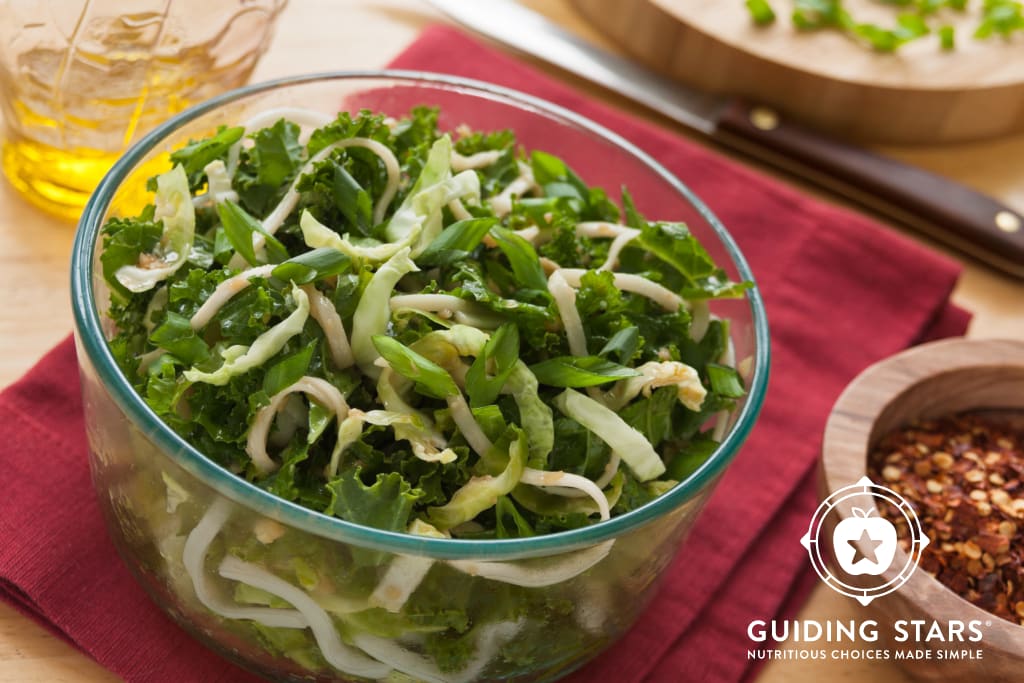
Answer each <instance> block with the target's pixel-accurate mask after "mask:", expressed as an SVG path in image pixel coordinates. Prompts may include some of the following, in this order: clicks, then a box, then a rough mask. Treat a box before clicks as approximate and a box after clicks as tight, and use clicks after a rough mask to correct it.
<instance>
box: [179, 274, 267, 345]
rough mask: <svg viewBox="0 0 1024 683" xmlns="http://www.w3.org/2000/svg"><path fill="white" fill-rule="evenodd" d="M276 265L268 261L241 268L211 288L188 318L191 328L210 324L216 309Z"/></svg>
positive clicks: (197, 328)
mask: <svg viewBox="0 0 1024 683" xmlns="http://www.w3.org/2000/svg"><path fill="white" fill-rule="evenodd" d="M275 267H276V266H275V265H274V264H270V263H268V264H267V265H265V266H256V267H255V268H250V269H248V270H243V271H242V272H241V273H238V274H237V275H232V276H231V277H229V278H228V279H227V280H224V281H223V282H221V283H220V284H219V285H217V288H216V289H214V290H213V294H211V295H210V296H209V297H208V298H207V299H206V301H204V302H203V305H202V306H200V307H199V310H198V311H196V312H195V314H194V315H193V316H192V318H191V319H190V320H189V324H190V325H191V326H192V329H193V330H201V329H202V328H204V327H206V326H207V325H209V324H210V321H211V320H213V316H215V315H217V311H219V310H220V309H221V308H223V307H224V304H226V303H227V302H228V301H230V300H231V298H232V297H234V296H235V295H236V294H238V293H240V292H241V291H243V290H244V289H245V288H246V287H248V286H249V285H250V284H251V283H250V282H249V281H250V280H251V279H252V278H254V277H268V276H269V275H270V273H271V272H273V270H274V268H275Z"/></svg>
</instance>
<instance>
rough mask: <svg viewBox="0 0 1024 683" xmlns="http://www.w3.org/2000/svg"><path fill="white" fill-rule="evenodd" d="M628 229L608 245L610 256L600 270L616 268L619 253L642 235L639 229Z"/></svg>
mask: <svg viewBox="0 0 1024 683" xmlns="http://www.w3.org/2000/svg"><path fill="white" fill-rule="evenodd" d="M627 230H628V231H623V232H622V233H620V234H619V236H618V237H616V238H615V239H613V240H612V243H611V245H610V246H609V247H608V258H606V259H605V261H604V263H602V264H601V267H600V268H598V270H615V266H616V265H618V262H619V254H621V253H622V250H623V249H625V248H626V245H627V244H629V243H630V241H632V240H634V239H636V238H637V237H639V236H640V231H639V230H631V229H628V228H627Z"/></svg>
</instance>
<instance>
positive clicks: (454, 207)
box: [448, 198, 473, 221]
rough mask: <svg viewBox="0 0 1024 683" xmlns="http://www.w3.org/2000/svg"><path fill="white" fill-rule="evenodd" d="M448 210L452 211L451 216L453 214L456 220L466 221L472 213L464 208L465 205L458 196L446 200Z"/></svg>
mask: <svg viewBox="0 0 1024 683" xmlns="http://www.w3.org/2000/svg"><path fill="white" fill-rule="evenodd" d="M448 210H449V211H451V212H452V216H454V217H455V220H457V221H468V220H469V219H470V218H472V217H473V214H471V213H470V212H469V211H467V210H466V206H465V204H463V203H462V200H461V199H458V198H456V199H453V200H451V201H450V202H448Z"/></svg>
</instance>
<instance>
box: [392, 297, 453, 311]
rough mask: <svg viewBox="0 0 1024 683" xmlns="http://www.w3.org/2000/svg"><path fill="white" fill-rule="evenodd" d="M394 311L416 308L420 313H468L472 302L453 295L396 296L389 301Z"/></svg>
mask: <svg viewBox="0 0 1024 683" xmlns="http://www.w3.org/2000/svg"><path fill="white" fill-rule="evenodd" d="M389 303H390V305H391V310H392V311H397V310H400V309H402V308H415V309H417V310H420V311H431V312H434V313H437V312H441V311H449V312H451V313H454V312H455V311H466V310H469V308H470V302H469V301H466V300H465V299H460V298H459V297H457V296H452V295H451V294H396V295H395V296H393V297H391V299H390V301H389Z"/></svg>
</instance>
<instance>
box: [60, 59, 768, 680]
mask: <svg viewBox="0 0 1024 683" xmlns="http://www.w3.org/2000/svg"><path fill="white" fill-rule="evenodd" d="M399 80H401V79H399ZM410 81H412V82H411V83H401V84H400V85H402V86H403V88H404V89H409V90H411V91H412V92H414V93H415V96H414V97H409V96H408V95H409V94H410V93H405V94H404V96H403V97H400V98H397V100H398V101H396V102H383V103H382V102H381V101H380V98H379V93H380V92H382V91H381V90H372V91H370V92H373V93H375V96H374V97H371V98H369V102H370V103H371V105H378V106H377V108H373V107H372V106H371V108H367V109H357V108H355V107H352V108H350V109H343V110H342V111H341V113H336V112H333V111H331V110H330V109H326V110H325V108H305V107H298V106H293V105H292V104H291V103H290V102H289V103H288V104H287V105H280V104H277V103H273V104H270V103H266V104H267V106H264V107H257V106H256V104H257V102H258V101H259V100H260V99H261V98H260V97H259V96H258V95H259V94H260V93H259V92H256V93H255V94H250V95H249V97H250V98H253V99H254V101H253V102H251V103H249V106H248V107H246V109H245V110H244V114H245V115H244V117H239V118H237V119H235V120H234V121H230V122H227V123H220V125H218V126H216V127H214V128H212V129H211V128H210V127H209V123H210V122H209V121H205V122H204V123H205V124H206V128H205V129H204V128H199V127H197V126H194V125H193V126H191V131H193V132H194V131H195V130H202V132H203V133H204V134H202V135H194V134H189V135H188V137H185V135H186V132H185V130H184V129H180V130H175V129H173V126H172V129H171V130H170V132H171V133H174V137H175V141H176V143H177V144H175V145H174V146H173V147H172V149H173V151H170V153H169V155H162V156H161V155H159V154H157V153H155V152H153V151H152V149H153V148H154V147H155V143H156V141H159V140H162V139H163V137H162V136H166V135H167V134H168V132H167V131H165V132H163V133H161V132H160V131H158V132H157V133H156V134H154V135H155V136H156V137H155V138H154V139H152V140H150V150H148V151H149V157H148V158H147V159H146V163H145V164H140V163H138V161H139V160H138V159H136V160H135V162H136V163H135V165H134V167H133V168H132V171H133V173H134V177H135V178H136V182H137V183H138V182H140V180H141V178H142V176H143V175H145V174H146V173H149V172H152V176H151V177H149V178H148V181H147V182H146V193H148V194H143V195H142V196H143V197H144V198H145V199H144V208H142V209H141V210H139V211H136V212H129V211H124V210H120V211H113V210H111V209H110V207H104V211H103V216H102V218H103V220H96V219H97V218H99V214H98V213H97V214H96V215H94V216H93V220H94V223H95V225H94V226H93V231H92V233H91V234H90V237H89V238H83V236H82V235H83V233H85V232H87V231H86V230H85V228H84V227H83V230H82V231H81V232H80V235H79V240H80V243H81V242H83V240H85V241H86V242H87V246H88V248H89V249H92V250H93V251H92V252H91V254H92V258H91V259H88V262H90V263H91V265H92V268H91V271H92V272H91V279H90V280H89V282H87V283H83V284H85V285H86V288H87V289H88V290H89V293H90V297H91V298H87V299H86V300H85V304H86V305H85V309H86V310H85V313H87V314H88V316H93V315H95V316H97V317H98V318H99V317H102V323H101V325H100V328H101V329H102V341H103V342H104V345H103V347H102V348H99V347H97V348H95V349H94V348H93V345H92V344H91V343H89V342H88V341H83V337H87V336H88V335H87V334H85V333H83V331H82V325H83V323H82V321H83V317H82V316H79V323H80V328H79V338H80V345H81V346H84V347H86V348H85V352H84V354H80V355H83V356H84V357H85V359H86V360H85V363H84V364H83V377H84V378H85V382H84V391H85V393H86V397H87V405H90V404H91V405H93V406H95V410H96V419H93V420H91V421H90V424H91V425H92V428H91V429H90V443H91V447H92V452H93V461H92V465H93V473H94V480H95V481H96V484H97V489H98V490H99V491H100V492H101V499H103V500H104V503H105V511H106V512H107V513H108V519H109V520H110V521H111V527H112V530H113V531H114V536H115V540H116V541H118V543H119V546H120V548H121V550H122V553H123V554H124V555H125V556H126V557H127V558H128V559H129V564H131V565H132V566H133V569H135V571H136V573H137V574H138V575H139V576H140V578H141V579H142V582H143V584H144V585H145V586H146V587H147V588H148V589H149V590H150V592H151V593H153V594H154V596H155V597H156V598H157V600H158V602H160V603H161V604H163V605H164V606H166V607H169V609H170V613H171V614H172V616H175V618H177V619H178V620H179V621H180V622H182V623H184V624H185V625H186V626H188V627H189V628H191V629H193V631H195V632H197V633H198V634H199V635H200V637H202V638H203V639H204V640H207V641H208V642H212V643H213V644H214V645H215V646H216V647H217V648H218V649H220V650H221V651H222V652H226V653H227V654H228V656H230V657H233V658H235V659H236V660H239V661H241V663H243V664H244V665H246V666H249V667H250V668H253V669H255V670H257V671H259V672H262V673H264V674H267V675H271V676H273V677H275V678H285V679H287V678H295V679H299V678H303V679H305V678H308V677H309V676H314V677H320V678H323V679H325V680H332V679H343V680H417V681H472V680H492V679H493V680H501V679H508V678H515V679H516V680H540V679H542V678H551V677H557V676H558V675H560V674H561V673H564V672H565V671H568V670H571V669H572V668H574V667H576V666H578V665H579V664H581V663H582V662H583V661H585V660H586V659H588V658H590V657H592V656H593V655H594V654H596V653H597V652H598V651H600V649H602V648H603V647H604V646H606V645H607V644H608V643H609V642H610V641H611V640H612V639H613V638H614V637H616V636H617V635H619V634H620V633H621V632H623V631H624V630H625V628H626V627H627V626H628V625H629V623H631V621H632V620H633V619H634V618H635V616H636V614H637V613H638V611H639V608H640V606H641V605H642V602H643V601H644V599H645V598H646V597H649V595H650V593H651V590H652V586H653V584H654V583H655V580H656V579H657V577H658V576H659V575H660V574H661V572H662V571H663V569H664V567H665V566H666V565H667V562H668V560H669V559H670V558H671V556H672V553H673V552H674V550H675V548H676V547H677V546H678V543H679V540H680V538H681V536H682V535H683V533H684V532H685V530H686V529H687V528H688V527H689V525H690V524H692V519H693V517H694V516H695V514H696V509H697V508H698V507H699V503H700V502H701V501H702V500H703V499H704V497H705V496H706V495H707V493H708V491H709V490H710V483H711V482H713V479H714V477H715V476H717V472H718V471H720V468H721V466H722V465H724V463H718V462H716V460H722V459H723V458H724V459H726V460H727V458H725V457H724V456H723V455H722V452H723V442H725V441H727V440H728V438H729V437H731V436H734V432H735V431H736V429H737V425H738V424H740V425H742V426H743V428H744V430H746V429H749V423H750V422H751V421H752V419H753V414H752V413H756V405H754V406H753V408H751V402H750V392H751V391H752V390H756V391H758V392H760V391H761V390H762V389H763V373H764V371H765V368H764V367H763V364H764V359H762V358H758V355H757V354H758V353H759V352H761V351H763V350H762V349H758V348H756V345H755V348H754V349H751V348H750V345H749V343H740V344H738V343H737V342H736V340H735V337H736V335H735V332H734V330H733V323H732V318H731V317H728V316H726V315H719V314H716V313H715V312H714V308H715V306H716V305H718V304H719V303H726V302H731V303H733V304H735V303H737V302H740V303H742V302H743V301H744V300H746V301H753V302H755V304H756V305H755V306H754V315H755V317H756V316H758V315H762V316H763V314H762V313H760V310H759V300H758V299H756V290H754V289H753V288H752V287H753V285H752V283H751V281H750V280H749V279H748V278H747V277H730V275H729V274H727V271H726V270H725V269H724V268H723V267H722V265H720V264H719V263H717V262H716V260H715V258H713V257H712V255H711V253H710V252H709V250H708V249H707V248H706V247H705V245H704V244H703V243H702V241H701V240H700V239H698V237H697V236H696V235H695V234H694V233H693V232H692V231H691V229H690V228H689V227H688V225H687V224H685V223H683V222H680V221H673V220H668V219H664V218H659V219H657V220H656V219H654V218H651V217H648V216H646V215H645V214H644V213H643V212H642V211H641V210H640V208H639V202H638V201H635V200H634V198H633V194H631V188H630V187H629V184H628V182H626V183H624V184H621V185H619V186H618V187H615V188H607V187H600V186H596V185H593V184H588V182H586V181H585V180H584V179H583V178H584V177H586V176H587V169H578V168H574V167H573V166H572V165H571V164H570V163H569V162H568V161H567V160H566V159H565V158H563V155H560V154H559V153H558V149H557V147H558V146H557V145H556V149H550V148H544V147H540V146H532V145H530V144H529V143H527V142H526V141H523V140H521V139H519V138H518V137H517V131H516V128H515V126H514V125H513V126H510V127H508V128H480V127H478V126H475V125H470V124H469V123H468V122H467V121H466V120H459V119H456V118H453V116H452V109H451V108H450V106H451V105H452V103H453V102H457V101H458V97H469V96H474V94H473V93H468V94H466V93H463V92H462V91H461V90H460V91H459V94H458V97H457V98H455V99H454V100H453V99H452V98H451V97H449V96H446V97H440V98H439V97H433V98H432V97H428V96H425V95H426V94H428V93H427V91H428V90H429V89H431V88H433V89H437V90H438V91H445V93H446V95H451V92H449V91H450V90H452V88H451V87H450V86H449V84H446V83H445V81H444V80H443V79H441V80H439V81H438V82H436V83H428V84H427V85H423V84H421V83H415V82H414V81H415V79H410ZM263 87H264V88H268V89H269V92H273V91H274V88H275V87H277V88H280V87H286V88H287V87H299V88H301V87H302V83H301V81H300V82H299V83H297V84H293V85H284V86H282V85H280V84H278V85H277V86H274V85H271V86H263ZM393 87H394V86H393ZM461 87H462V88H463V89H464V88H465V87H466V86H461ZM423 88H426V89H423ZM257 91H258V88H257ZM498 94H501V93H494V92H489V93H488V97H489V98H490V99H492V100H493V99H494V98H495V97H496V96H497V95H498ZM475 96H480V95H479V93H476V94H475ZM501 96H502V97H509V96H507V95H505V94H501ZM234 97H235V98H239V97H242V98H243V99H244V96H243V95H235V96H234ZM231 101H232V96H227V98H226V102H228V103H230V102H231ZM424 102H425V103H426V104H422V103H424ZM400 104H408V105H409V106H408V107H405V108H402V109H399V105H400ZM501 104H502V105H503V106H506V107H512V108H515V110H516V112H517V115H518V116H540V114H536V113H531V112H526V113H524V112H523V111H522V109H523V103H522V102H516V101H515V98H512V101H511V102H509V103H504V102H502V103H501ZM385 105H386V106H385ZM491 106H496V105H493V104H492V105H491ZM335 109H336V107H335ZM454 109H455V110H456V113H455V116H460V115H461V114H460V113H459V112H458V111H457V110H458V105H457V104H456V105H454ZM212 110H213V109H212V106H211V111H212ZM327 112H331V113H327ZM200 113H201V112H200ZM200 113H196V114H193V117H197V116H200ZM562 115H563V112H558V111H553V112H547V113H544V116H547V117H557V116H562ZM222 120H223V119H222ZM510 121H512V122H513V123H514V119H510ZM172 123H173V122H172ZM191 123H195V122H194V121H192V122H191ZM186 128H188V127H187V126H186ZM595 129H596V127H595ZM599 132H600V131H599ZM583 133H586V134H590V135H594V133H593V131H592V130H590V129H587V128H584V129H583V131H582V133H581V132H576V133H575V134H577V135H580V134H583ZM609 135H610V134H609ZM146 144H147V142H146V141H144V142H143V143H142V145H143V147H145V145H146ZM627 151H628V152H629V153H631V154H632V153H633V150H627ZM144 153H146V151H144V152H140V155H141V154H144ZM634 163H635V162H634ZM117 172H118V170H117V169H115V171H114V174H115V175H116V174H117ZM108 180H109V179H108ZM623 180H624V181H628V180H629V178H624V179H623ZM103 192H104V189H103V188H101V190H100V194H102V193H103ZM136 195H138V192H136ZM94 201H95V200H94ZM114 203H116V202H114ZM88 220H90V219H89V217H88V213H87V218H86V219H85V220H84V221H83V224H84V223H85V222H86V221H88ZM80 246H81V244H80ZM83 249H84V247H83ZM77 251H78V250H77V249H76V252H77ZM76 258H78V257H77V256H76ZM83 258H84V257H83ZM83 262H84V261H83ZM741 266H742V262H741ZM744 268H745V267H741V269H740V274H741V275H747V274H746V273H745V272H744ZM77 284H78V283H77V280H76V285H77ZM98 292H101V294H100V295H99V296H97V293H98ZM104 306H105V308H104ZM729 310H732V309H729ZM76 312H80V311H78V310H77V309H76ZM747 315H748V317H749V315H750V314H749V313H747ZM758 322H759V323H761V324H762V325H763V318H762V319H760V320H759V321H758ZM92 324H93V321H92V320H88V321H87V325H88V326H91V325H92ZM738 349H739V351H738ZM751 351H753V353H752V352H751ZM97 352H102V355H103V359H102V361H101V363H100V365H101V368H100V370H97V369H96V368H95V367H94V365H93V363H94V362H93V361H92V360H91V359H92V357H93V356H94V355H95V353H97ZM101 375H104V377H103V378H102V379H101V378H100V376H101ZM106 375H111V376H115V377H116V380H117V384H118V385H119V386H118V387H116V388H115V389H113V390H112V389H111V387H110V384H111V381H109V380H108V379H107V378H106V377H105V376H106ZM91 377H95V378H97V379H96V380H95V381H92V380H91V379H90V378H91ZM90 393H92V394H94V397H93V398H94V400H92V401H89V397H90ZM758 402H759V399H758ZM126 403H130V404H131V406H130V408H126V407H125V404H126ZM104 412H106V413H107V415H106V416H104V415H103V413H104ZM118 412H120V413H124V414H125V415H127V416H128V419H127V420H122V421H121V423H120V424H117V425H114V424H113V420H111V418H110V415H109V414H110V413H118ZM744 435H745V434H741V435H740V436H739V437H738V438H739V440H742V436H744ZM168 445H172V447H170V448H169V447H168ZM737 447H738V442H736V443H734V444H731V445H730V451H734V450H735V448H737ZM681 482H682V484H681ZM688 486H689V487H690V488H689V490H687V491H685V494H686V495H683V494H682V493H680V491H681V490H683V489H687V487H688ZM105 496H106V498H104V497H105ZM673 496H676V497H677V498H678V499H675V500H673ZM666 501H668V502H666ZM659 506H661V507H660V508H659ZM297 520H298V521H297ZM306 521H309V523H308V524H307V523H306ZM616 525H618V526H616ZM648 534H650V535H651V536H650V537H649V538H645V536H646V535H648ZM563 539H564V541H563ZM530 544H533V545H532V546H531V545H530ZM620 591H622V592H624V593H625V594H627V595H632V596H634V598H635V599H639V601H640V603H641V605H629V606H628V607H625V608H619V606H618V603H619V597H618V596H617V592H620Z"/></svg>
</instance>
